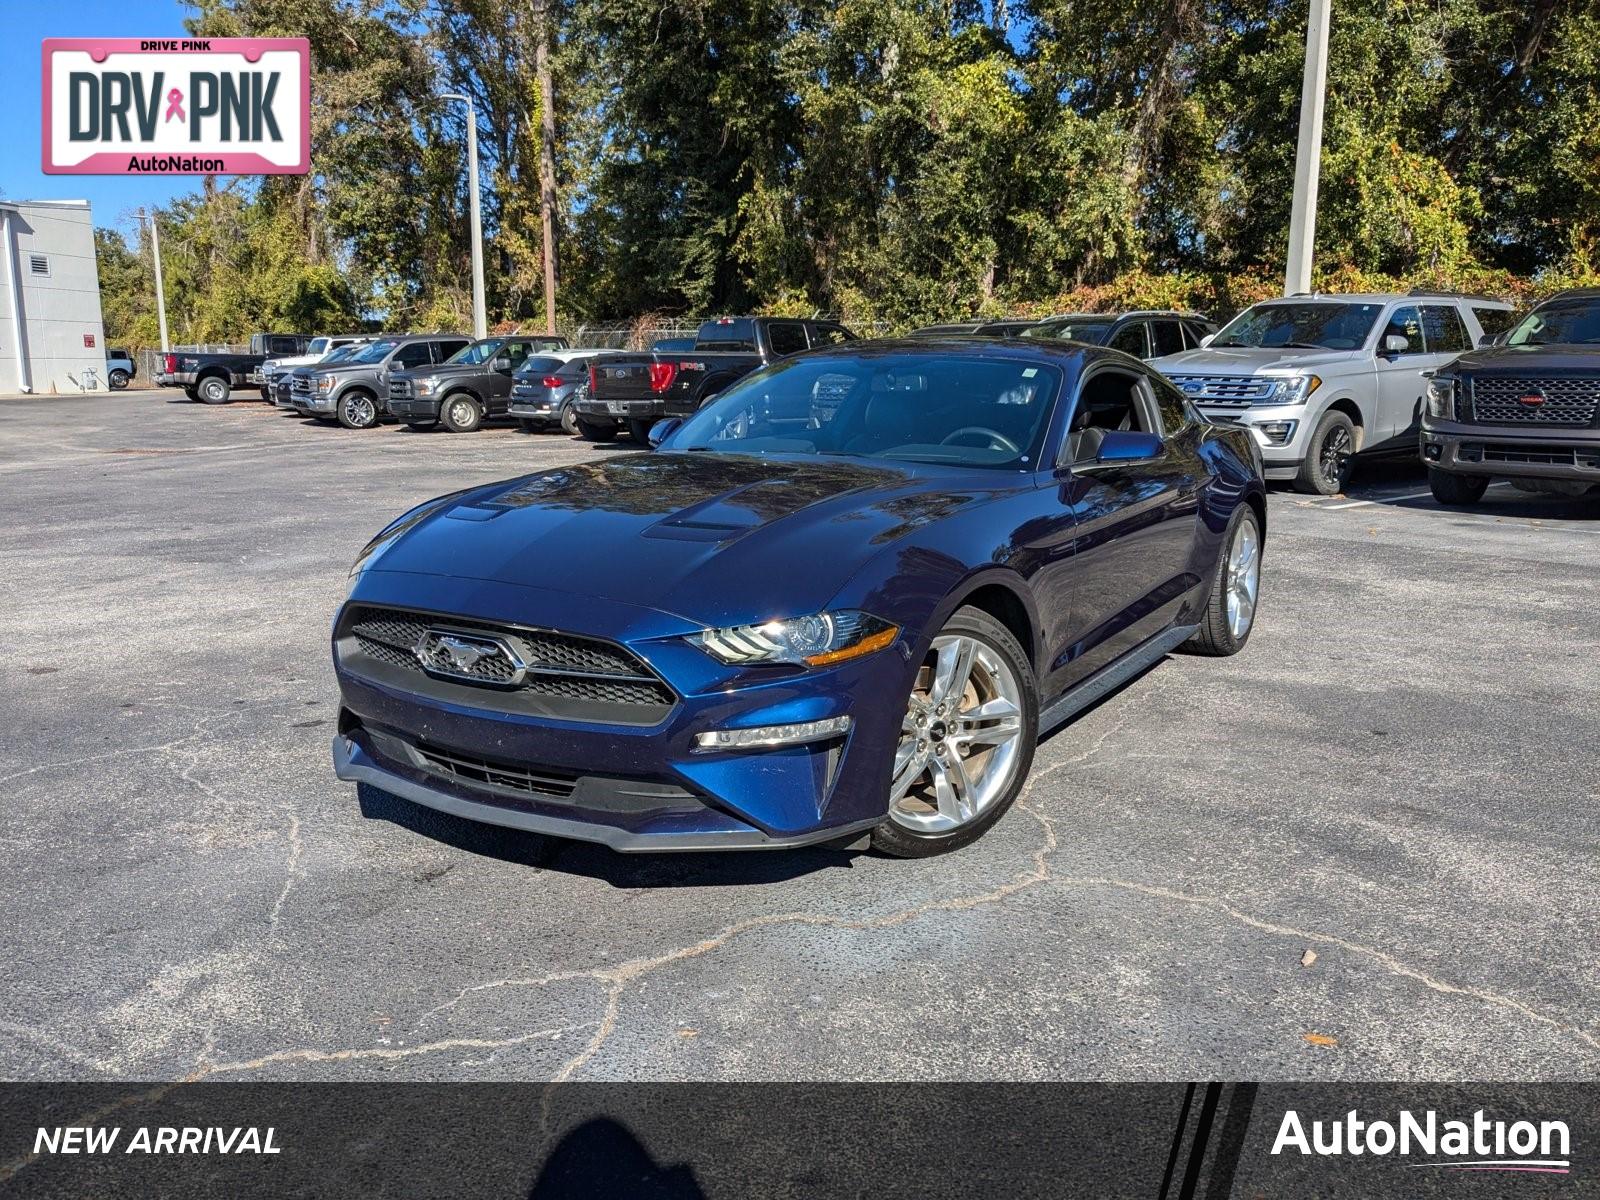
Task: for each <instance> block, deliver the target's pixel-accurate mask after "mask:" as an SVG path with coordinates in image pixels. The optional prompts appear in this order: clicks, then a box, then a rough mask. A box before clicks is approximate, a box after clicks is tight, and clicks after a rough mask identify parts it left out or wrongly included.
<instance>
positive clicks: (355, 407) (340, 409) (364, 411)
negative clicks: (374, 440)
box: [335, 392, 378, 429]
mask: <svg viewBox="0 0 1600 1200" xmlns="http://www.w3.org/2000/svg"><path fill="white" fill-rule="evenodd" d="M335 415H336V416H337V417H338V418H339V424H341V425H343V426H344V427H345V428H346V429H371V428H372V427H373V426H374V425H376V424H377V423H378V402H377V401H376V400H374V399H373V398H372V395H371V393H369V392H346V393H345V394H344V395H342V396H340V397H339V403H338V404H337V406H336V407H335Z"/></svg>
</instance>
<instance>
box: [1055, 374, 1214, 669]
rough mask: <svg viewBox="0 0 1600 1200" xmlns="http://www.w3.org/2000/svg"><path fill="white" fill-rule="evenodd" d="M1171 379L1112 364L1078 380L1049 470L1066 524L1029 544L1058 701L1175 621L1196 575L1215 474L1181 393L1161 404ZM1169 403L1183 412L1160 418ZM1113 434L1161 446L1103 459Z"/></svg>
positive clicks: (1174, 410)
mask: <svg viewBox="0 0 1600 1200" xmlns="http://www.w3.org/2000/svg"><path fill="white" fill-rule="evenodd" d="M1165 386H1166V385H1163V384H1161V383H1160V382H1159V381H1157V380H1155V379H1153V378H1152V377H1151V376H1150V375H1149V374H1148V373H1146V372H1144V371H1133V370H1131V369H1129V368H1127V367H1124V366H1120V365H1118V364H1115V363H1107V364H1105V365H1103V366H1094V367H1090V368H1089V370H1088V371H1086V372H1085V375H1084V377H1083V378H1082V380H1081V381H1080V383H1079V385H1078V388H1077V395H1076V396H1075V397H1074V399H1073V409H1072V416H1071V418H1070V420H1069V421H1068V433H1067V437H1066V438H1065V440H1064V442H1063V444H1062V446H1061V447H1060V451H1059V453H1058V455H1057V466H1056V471H1055V476H1054V483H1055V487H1056V499H1057V503H1058V504H1059V507H1060V512H1061V514H1062V516H1063V518H1064V520H1063V521H1061V522H1046V523H1043V524H1042V525H1041V533H1040V542H1041V544H1040V545H1038V546H1036V547H1033V548H1034V549H1035V551H1036V552H1037V553H1039V554H1040V556H1041V561H1042V562H1043V563H1044V564H1045V565H1044V566H1042V567H1041V569H1040V571H1039V573H1038V575H1037V576H1036V584H1035V589H1036V595H1035V600H1036V603H1037V605H1038V608H1039V612H1040V618H1041V622H1042V624H1043V626H1044V635H1045V639H1046V646H1047V649H1048V652H1049V655H1050V657H1049V661H1048V662H1047V664H1045V667H1046V669H1045V670H1044V671H1043V672H1042V673H1041V674H1042V675H1043V677H1044V684H1045V690H1046V693H1047V694H1048V695H1049V696H1051V697H1053V696H1056V695H1059V694H1060V693H1061V692H1063V691H1065V690H1066V689H1067V688H1069V687H1072V686H1073V685H1074V684H1077V683H1081V682H1082V681H1083V680H1085V679H1087V678H1088V677H1089V676H1090V675H1093V674H1094V673H1095V672H1096V671H1099V670H1101V669H1103V668H1104V667H1106V666H1108V665H1109V664H1111V663H1112V662H1115V661H1116V660H1117V659H1118V658H1120V657H1121V656H1122V655H1124V654H1126V653H1127V652H1128V651H1130V650H1132V649H1134V648H1135V647H1137V646H1139V645H1140V644H1142V643H1143V642H1146V641H1148V640H1149V639H1150V638H1152V637H1154V636H1155V635H1156V634H1158V633H1160V632H1162V631H1163V630H1164V629H1165V628H1167V627H1168V626H1170V625H1171V624H1172V622H1173V620H1174V619H1175V618H1176V616H1177V615H1178V613H1179V611H1180V609H1181V608H1182V606H1183V604H1184V602H1185V599H1186V598H1187V597H1188V596H1189V594H1190V593H1191V592H1192V591H1193V590H1194V589H1195V587H1196V585H1197V583H1198V582H1199V580H1198V577H1197V573H1196V566H1195V554H1196V536H1197V533H1198V530H1199V511H1200V494H1201V489H1202V488H1203V487H1204V486H1205V484H1206V482H1207V480H1208V479H1209V474H1208V472H1207V471H1206V469H1205V464H1204V462H1203V461H1202V460H1201V459H1200V457H1199V453H1198V450H1199V427H1198V425H1197V424H1196V423H1195V422H1194V421H1193V420H1192V419H1191V418H1190V417H1189V416H1188V415H1187V408H1186V406H1185V405H1184V403H1183V400H1182V397H1181V396H1179V395H1178V394H1177V393H1176V392H1175V391H1173V390H1171V389H1167V391H1170V393H1171V394H1170V395H1167V396H1165V397H1164V398H1165V400H1166V403H1165V405H1163V404H1162V402H1161V401H1162V399H1163V397H1162V395H1161V393H1160V392H1158V388H1165ZM1163 408H1167V409H1170V410H1172V413H1173V414H1175V415H1176V417H1177V419H1176V420H1175V421H1172V420H1171V419H1170V418H1169V420H1167V421H1164V420H1163V416H1162V411H1163ZM1169 422H1170V423H1171V424H1173V428H1171V429H1168V428H1167V424H1168V423H1169ZM1113 429H1120V430H1132V431H1140V432H1146V433H1155V434H1157V435H1158V436H1160V437H1161V439H1162V442H1161V449H1160V452H1159V453H1158V454H1156V455H1155V456H1153V457H1151V458H1147V459H1140V460H1137V461H1133V462H1101V461H1098V459H1097V457H1096V451H1097V448H1098V446H1099V444H1100V441H1101V440H1102V439H1103V436H1104V434H1105V433H1106V432H1107V431H1109V430H1113Z"/></svg>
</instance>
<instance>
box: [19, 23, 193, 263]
mask: <svg viewBox="0 0 1600 1200" xmlns="http://www.w3.org/2000/svg"><path fill="white" fill-rule="evenodd" d="M191 15H193V10H192V9H189V8H187V7H186V6H185V5H183V4H180V3H178V2H177V0H57V2H56V3H53V4H52V3H18V4H14V5H8V6H7V12H6V19H5V26H6V36H5V37H4V38H0V79H4V80H5V81H6V83H7V90H8V91H9V92H10V95H11V102H10V103H9V104H8V105H7V106H6V108H7V110H8V114H7V117H6V121H5V125H6V128H5V134H6V136H4V137H0V191H3V192H4V194H5V197H6V199H8V200H87V201H89V203H90V204H91V205H92V206H93V211H94V223H95V224H96V225H108V226H113V227H115V228H118V229H121V230H122V231H123V233H124V234H128V233H131V232H132V231H133V221H132V219H131V218H129V217H128V216H127V214H128V213H129V212H130V211H131V210H133V209H136V208H139V207H141V206H143V205H146V204H156V205H160V204H165V203H166V202H167V201H169V200H171V199H172V198H173V197H174V196H181V195H184V194H186V193H188V192H195V191H199V190H200V177H199V176H198V175H167V176H153V177H148V178H143V179H141V178H138V177H135V176H121V175H46V174H45V173H44V172H43V171H41V170H39V151H40V146H39V118H40V99H41V90H40V89H41V83H40V79H39V50H40V43H41V42H43V41H44V39H45V38H47V37H172V36H174V35H177V36H182V34H183V19H184V18H185V17H186V16H191Z"/></svg>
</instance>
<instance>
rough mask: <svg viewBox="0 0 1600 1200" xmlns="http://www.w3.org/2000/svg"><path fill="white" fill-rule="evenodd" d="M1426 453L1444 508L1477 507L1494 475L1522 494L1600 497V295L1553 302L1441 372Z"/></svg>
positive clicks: (1593, 292) (1429, 406)
mask: <svg viewBox="0 0 1600 1200" xmlns="http://www.w3.org/2000/svg"><path fill="white" fill-rule="evenodd" d="M1421 451H1422V461H1423V462H1424V463H1426V464H1427V467H1428V483H1429V486H1430V487H1431V489H1432V491H1433V495H1434V498H1435V499H1436V500H1438V501H1439V502H1440V503H1441V504H1450V505H1467V504H1476V503H1477V502H1478V501H1479V500H1480V499H1482V497H1483V493H1484V490H1485V489H1486V488H1487V487H1488V486H1489V482H1490V480H1492V479H1494V478H1500V479H1504V480H1506V481H1508V482H1510V483H1511V484H1513V485H1515V486H1516V487H1518V488H1520V489H1522V490H1524V491H1534V492H1553V493H1555V494H1557V495H1566V496H1572V495H1581V494H1584V493H1586V492H1587V493H1593V492H1600V288H1574V289H1572V290H1570V291H1566V292H1561V293H1559V294H1557V295H1555V296H1552V297H1551V298H1550V299H1549V300H1546V301H1545V302H1544V303H1543V304H1540V305H1539V306H1538V307H1537V308H1535V309H1534V310H1533V311H1532V312H1530V313H1529V314H1528V315H1527V316H1525V317H1523V318H1522V320H1521V321H1519V322H1517V324H1516V325H1515V326H1514V327H1513V328H1512V329H1510V330H1509V331H1508V332H1506V333H1504V334H1501V335H1500V336H1499V337H1497V338H1495V339H1493V341H1492V342H1491V344H1489V345H1488V346H1485V347H1482V348H1480V349H1477V350H1471V351H1468V352H1467V353H1466V354H1463V355H1462V356H1461V357H1460V358H1458V359H1456V360H1455V361H1454V362H1453V363H1450V364H1449V365H1448V366H1445V367H1441V368H1439V370H1438V371H1436V372H1435V373H1434V376H1433V378H1432V379H1431V380H1429V381H1428V396H1427V403H1426V406H1425V408H1424V410H1423V413H1422V435H1421Z"/></svg>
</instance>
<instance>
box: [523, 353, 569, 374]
mask: <svg viewBox="0 0 1600 1200" xmlns="http://www.w3.org/2000/svg"><path fill="white" fill-rule="evenodd" d="M566 365H567V363H566V360H565V359H561V358H543V357H540V356H538V355H532V356H530V357H528V358H526V359H524V360H523V363H522V365H521V366H520V367H518V368H517V378H519V379H521V378H525V377H527V376H530V375H559V374H560V373H561V368H562V367H564V366H566Z"/></svg>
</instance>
